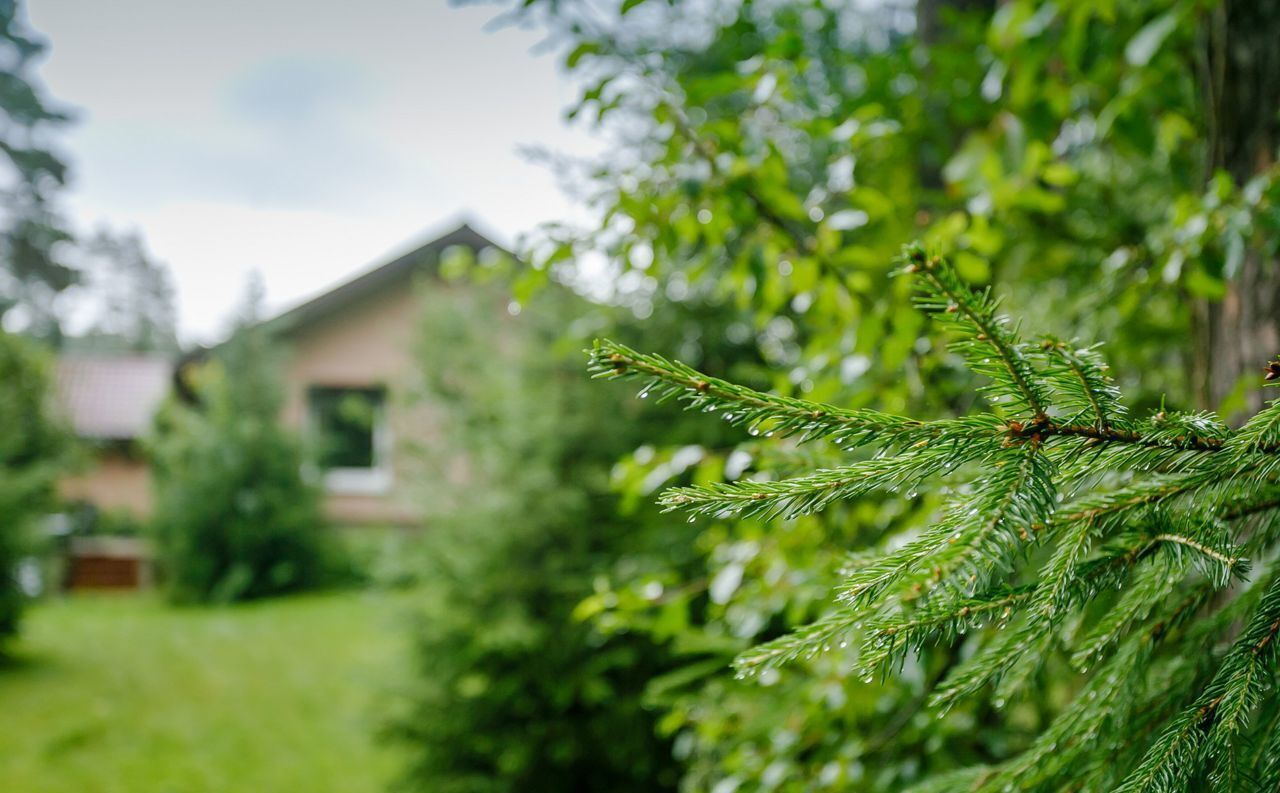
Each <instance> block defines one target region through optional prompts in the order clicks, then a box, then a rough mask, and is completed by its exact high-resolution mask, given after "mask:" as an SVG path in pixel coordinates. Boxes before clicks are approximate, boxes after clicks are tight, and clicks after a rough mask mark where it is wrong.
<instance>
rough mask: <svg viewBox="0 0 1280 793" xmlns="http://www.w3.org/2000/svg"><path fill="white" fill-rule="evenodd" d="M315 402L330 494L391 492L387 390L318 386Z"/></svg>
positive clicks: (320, 452) (313, 412)
mask: <svg viewBox="0 0 1280 793" xmlns="http://www.w3.org/2000/svg"><path fill="white" fill-rule="evenodd" d="M309 398H310V399H309V401H310V405H311V421H312V426H313V427H314V434H315V444H316V460H317V462H318V463H319V464H320V468H321V469H322V470H323V471H324V477H325V485H326V486H327V487H328V488H329V490H331V491H334V492H348V493H378V492H383V491H385V490H386V489H387V488H389V487H390V486H391V466H390V459H389V456H390V455H389V454H388V452H389V450H390V449H389V447H390V437H389V435H388V432H387V422H386V409H385V408H386V391H385V390H384V389H382V388H332V387H314V388H312V389H311V391H310V394H309Z"/></svg>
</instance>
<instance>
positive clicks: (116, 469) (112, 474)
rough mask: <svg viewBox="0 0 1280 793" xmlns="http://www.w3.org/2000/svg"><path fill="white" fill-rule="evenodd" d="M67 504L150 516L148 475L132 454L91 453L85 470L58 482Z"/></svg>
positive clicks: (144, 516)
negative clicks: (91, 457)
mask: <svg viewBox="0 0 1280 793" xmlns="http://www.w3.org/2000/svg"><path fill="white" fill-rule="evenodd" d="M58 494H59V495H60V496H61V497H62V498H64V499H66V500H67V501H87V502H89V503H90V504H93V505H94V506H96V507H98V509H102V510H112V511H115V510H118V511H121V512H127V513H129V514H130V515H132V516H133V517H135V518H148V517H150V516H151V507H152V503H151V497H152V496H151V472H150V469H149V468H148V467H147V464H146V462H145V461H144V460H143V459H142V458H141V457H140V456H136V455H130V454H126V453H124V452H123V451H120V450H117V449H104V450H102V451H101V452H98V453H97V454H95V456H94V458H93V460H92V462H91V463H90V465H89V468H88V469H87V470H85V471H81V472H79V473H77V474H75V475H74V476H67V477H63V478H62V479H61V480H59V482H58Z"/></svg>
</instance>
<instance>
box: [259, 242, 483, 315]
mask: <svg viewBox="0 0 1280 793" xmlns="http://www.w3.org/2000/svg"><path fill="white" fill-rule="evenodd" d="M454 246H461V247H464V248H470V249H471V250H472V251H474V252H475V253H477V254H478V253H479V252H480V251H482V250H484V249H486V248H492V249H494V250H499V251H501V250H503V249H502V248H501V246H499V245H498V244H497V243H495V242H494V241H493V240H491V239H489V238H488V237H486V236H484V235H483V234H481V233H480V232H478V231H476V230H475V229H474V228H472V227H471V226H470V225H468V224H467V223H463V224H462V225H460V226H458V227H457V228H455V229H453V230H452V231H450V232H448V233H446V234H443V235H441V236H439V237H436V238H434V239H432V240H430V241H428V242H426V243H425V244H423V245H419V246H418V247H416V248H414V249H413V250H411V251H409V252H408V253H405V254H403V255H401V256H398V257H396V258H394V259H392V260H391V261H389V262H387V263H385V264H382V265H379V266H377V267H374V268H373V269H371V270H368V271H366V272H364V273H362V274H360V275H357V276H356V277H355V278H352V279H351V280H349V281H347V282H346V283H344V284H341V285H339V286H337V287H335V288H333V289H330V290H329V291H328V292H325V293H324V294H321V295H319V296H317V297H314V298H312V299H310V300H308V301H306V302H304V303H302V304H300V305H297V306H294V307H293V308H291V309H289V310H288V311H285V312H284V313H282V314H279V315H277V316H276V317H274V318H272V319H269V320H267V322H266V324H267V325H268V326H269V327H270V328H271V329H272V330H273V331H275V332H277V333H292V332H293V331H296V330H298V329H299V328H302V327H304V326H306V325H309V324H311V323H312V322H314V321H316V320H319V319H323V318H325V317H328V316H330V315H331V314H333V312H335V311H339V310H341V309H343V308H345V307H346V306H348V305H351V304H352V303H355V302H357V301H359V300H361V299H363V298H365V297H369V296H370V295H374V294H377V293H379V292H381V291H383V290H385V289H389V288H391V287H394V286H396V285H398V284H400V283H402V282H403V281H406V280H408V279H409V278H410V277H412V276H413V275H414V274H415V273H417V272H420V271H422V270H424V269H426V268H435V267H437V266H438V264H439V262H440V255H441V254H442V253H444V252H445V251H446V250H447V249H449V248H452V247H454Z"/></svg>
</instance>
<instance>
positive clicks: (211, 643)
mask: <svg viewBox="0 0 1280 793" xmlns="http://www.w3.org/2000/svg"><path fill="white" fill-rule="evenodd" d="M411 597H412V596H411V595H410V594H406V593H388V592H342V593H335V594H325V595H315V596H306V597H295V598H288V599H285V600H278V601H274V602H267V603H259V604H253V605H248V606H238V607H231V608H223V609H194V608H172V607H169V606H166V605H165V604H164V603H163V602H161V601H160V600H158V599H157V598H155V597H154V596H146V595H118V596H107V595H102V596H78V597H73V598H69V599H67V600H63V601H59V602H52V603H47V604H42V605H39V606H37V607H35V608H34V609H32V610H31V612H30V613H29V614H28V617H27V619H26V621H25V623H24V629H23V637H22V639H21V641H20V642H19V643H18V645H17V648H16V650H17V652H16V660H15V661H14V662H12V663H8V664H6V665H5V666H3V667H0V791H14V792H15V793H19V792H20V793H63V792H64V791H65V793H162V792H163V793H197V792H198V791H210V793H214V792H216V793H239V792H240V791H244V792H245V793H276V792H278V793H323V792H324V791H334V793H362V792H363V791H381V790H384V789H385V788H386V783H387V781H388V780H389V779H390V778H391V777H392V776H393V775H394V774H395V771H396V769H397V765H398V763H397V756H396V754H395V752H394V750H392V749H389V748H387V747H385V746H381V745H379V744H378V743H377V742H376V741H375V739H374V737H373V734H374V731H375V730H376V729H377V726H378V723H379V718H380V713H381V712H382V711H383V706H384V705H385V704H386V702H385V700H386V699H387V698H388V697H389V696H390V695H391V691H392V689H393V688H394V686H395V685H396V684H397V683H398V682H400V681H401V680H402V679H403V678H402V677H400V676H401V675H403V674H404V655H405V652H406V637H407V634H406V630H405V625H404V615H405V612H406V611H407V610H408V608H409V604H410V599H411Z"/></svg>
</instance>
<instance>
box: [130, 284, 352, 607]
mask: <svg viewBox="0 0 1280 793" xmlns="http://www.w3.org/2000/svg"><path fill="white" fill-rule="evenodd" d="M259 294H260V291H253V290H251V296H250V299H249V301H248V307H247V308H246V310H245V313H244V314H243V315H242V318H241V324H240V326H239V328H238V329H237V331H236V333H235V334H234V335H233V336H232V338H231V340H230V341H228V342H227V343H226V344H224V345H222V346H221V347H219V348H217V350H215V351H214V353H213V354H212V355H211V357H210V359H209V360H208V361H206V362H203V363H199V364H196V365H194V366H192V367H189V368H188V370H187V373H186V376H187V378H188V383H187V384H188V386H190V388H191V391H192V393H193V394H194V400H195V401H194V402H193V403H186V402H182V401H177V400H175V401H171V402H169V403H168V404H167V405H165V406H164V408H163V409H162V410H161V412H160V414H159V415H158V416H157V419H156V427H155V430H154V433H153V436H152V438H151V440H150V442H149V444H148V447H149V448H148V451H149V454H150V457H151V460H152V471H153V472H154V476H155V498H156V501H155V504H156V506H155V515H154V517H153V520H152V524H153V527H154V532H155V536H156V540H157V553H158V561H159V563H160V569H161V574H162V576H163V579H164V582H165V585H166V586H167V587H168V589H169V591H170V594H171V596H172V597H173V598H174V599H177V600H187V601H214V602H225V601H232V600H244V599H249V598H256V597H264V596H268V595H274V594H279V593H282V592H288V591H293V590H298V589H304V588H307V587H314V586H317V585H319V584H320V583H322V582H323V581H324V576H325V573H326V570H327V569H328V568H327V562H328V561H329V560H328V558H327V556H328V551H327V545H326V538H325V535H324V533H323V531H322V528H323V519H322V517H321V514H320V496H319V491H318V489H317V488H316V487H315V486H314V485H313V484H311V483H309V482H307V481H305V480H304V479H303V474H302V470H303V455H302V451H301V448H300V444H299V442H298V439H297V438H295V437H294V436H293V435H292V434H291V433H290V432H289V431H288V430H286V429H285V428H284V427H283V426H281V424H280V408H281V400H282V396H281V385H280V383H279V382H278V379H277V375H276V372H277V371H278V369H277V367H276V365H275V357H274V353H273V351H272V348H271V340H270V337H269V336H268V335H267V332H266V330H265V329H263V328H262V327H261V326H260V325H259V324H258V319H259V311H258V306H259V305H260V302H261V299H260V297H258V295H259Z"/></svg>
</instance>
